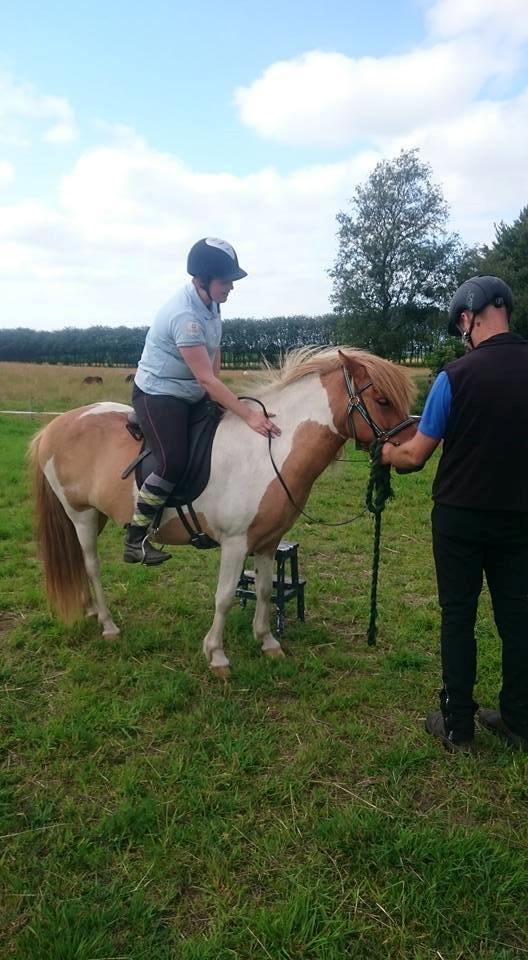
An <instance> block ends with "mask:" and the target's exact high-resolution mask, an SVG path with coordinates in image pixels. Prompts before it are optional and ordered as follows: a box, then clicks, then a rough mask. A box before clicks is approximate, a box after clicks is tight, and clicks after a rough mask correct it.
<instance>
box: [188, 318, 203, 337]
mask: <svg viewBox="0 0 528 960" xmlns="http://www.w3.org/2000/svg"><path fill="white" fill-rule="evenodd" d="M201 332H202V331H201V328H200V324H199V323H196V320H191V321H190V322H189V323H188V324H187V325H186V327H185V333H187V334H190V335H191V336H192V337H197V336H198V335H199V334H200V333H201Z"/></svg>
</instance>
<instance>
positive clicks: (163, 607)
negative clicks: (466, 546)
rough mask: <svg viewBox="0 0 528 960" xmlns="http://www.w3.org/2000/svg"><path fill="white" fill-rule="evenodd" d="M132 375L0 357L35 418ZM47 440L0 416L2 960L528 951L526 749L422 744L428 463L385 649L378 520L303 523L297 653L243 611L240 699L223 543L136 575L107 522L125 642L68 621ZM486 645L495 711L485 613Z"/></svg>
mask: <svg viewBox="0 0 528 960" xmlns="http://www.w3.org/2000/svg"><path fill="white" fill-rule="evenodd" d="M6 366H9V370H8V372H7V376H6V375H5V373H4V371H5V367H6ZM39 370H40V371H41V372H42V374H43V375H44V374H45V375H46V378H47V381H46V383H44V380H45V377H44V376H43V377H42V379H39V373H38V371H39ZM96 372H100V371H96ZM126 372H127V371H106V370H105V371H103V373H102V375H103V376H104V378H105V384H104V389H103V390H102V391H101V388H100V387H97V386H96V385H93V386H92V387H90V388H88V387H82V389H81V386H80V383H79V380H80V379H82V377H80V376H79V370H77V372H75V370H72V369H64V368H57V367H51V368H44V367H43V368H29V369H27V370H26V371H21V370H20V369H19V368H17V365H11V364H10V365H2V369H1V370H0V376H1V386H0V406H2V407H7V406H9V407H10V408H15V407H17V408H20V403H21V397H22V396H23V394H21V393H20V392H19V393H18V394H17V391H16V389H15V381H16V380H17V378H18V383H19V388H20V390H25V389H26V386H27V384H28V382H30V381H31V382H32V384H33V396H32V406H31V408H32V409H38V408H40V409H51V410H54V409H61V408H62V407H65V406H68V405H70V404H76V403H79V402H83V400H85V401H86V400H88V399H89V400H91V399H99V398H100V396H105V397H107V398H109V399H114V400H126V399H128V396H129V387H128V385H126V384H124V375H125V373H126ZM87 373H88V371H87V370H86V368H82V374H83V376H86V375H87ZM7 381H9V382H7ZM88 390H90V391H91V393H90V394H89V395H88ZM95 391H101V393H97V394H96V393H95ZM24 395H26V394H24ZM81 398H82V399H81ZM35 404H38V405H39V407H36V406H35ZM26 409H27V407H26ZM42 422H43V421H42V420H41V418H38V417H35V418H27V419H26V418H22V417H8V416H4V417H0V436H1V438H2V458H1V463H0V560H1V562H0V649H1V658H0V692H1V712H0V725H1V745H2V772H1V774H0V777H1V779H0V888H1V889H0V957H1V958H2V960H4V958H6V960H7V958H16V960H110V958H111V960H125V958H126V960H169V958H170V960H174V958H177V960H180V958H181V960H233V958H240V960H270V958H271V960H301V958H302V960H338V958H345V957H352V958H357V960H387V958H390V960H438V958H440V960H477V958H478V960H518V958H522V957H523V956H528V937H527V929H528V927H527V915H528V855H527V854H528V815H527V814H528V778H527V774H528V757H526V756H519V755H516V754H513V753H512V752H511V751H509V750H507V749H505V748H503V747H501V745H500V744H499V743H498V742H496V741H495V740H494V739H493V738H492V737H491V736H488V735H486V734H485V733H479V735H478V747H479V750H478V754H477V755H476V756H475V757H463V756H450V755H448V754H446V753H445V752H444V751H443V749H442V748H441V746H439V745H437V744H436V743H434V742H432V741H431V740H430V739H429V738H428V737H427V736H426V734H425V733H424V731H423V718H424V716H425V714H426V713H427V712H428V711H429V710H430V709H432V708H434V707H435V706H436V692H437V689H438V686H439V682H440V681H439V660H438V628H439V615H438V610H437V604H436V595H435V583H434V572H433V565H432V558H431V553H430V534H429V510H430V499H429V491H430V485H431V479H432V475H433V472H434V463H433V464H430V465H428V466H427V468H426V469H425V470H424V471H423V472H422V473H420V474H416V475H414V476H409V477H397V476H395V477H394V483H393V485H394V489H395V494H396V499H395V500H394V501H393V502H392V503H389V504H388V506H387V509H386V511H385V514H384V519H383V537H382V561H381V569H380V583H379V637H378V645H377V646H376V647H375V648H369V647H367V644H366V638H365V634H366V626H367V622H368V609H369V586H370V565H371V549H372V521H371V519H370V518H368V517H364V518H362V519H360V520H359V521H357V522H356V523H353V524H352V525H350V526H349V527H342V528H340V529H339V528H337V529H336V528H331V527H323V526H321V527H315V526H310V525H308V524H307V523H306V522H305V521H301V522H298V523H297V525H296V527H295V528H294V530H293V531H292V532H291V538H292V539H293V538H295V539H296V540H298V541H299V543H300V566H301V573H302V574H303V576H305V577H306V579H307V587H306V606H307V620H306V623H305V624H301V623H298V622H297V621H296V620H295V618H294V610H293V608H292V609H291V610H289V611H288V617H287V624H286V634H285V638H284V647H285V649H286V652H287V658H286V659H284V660H283V661H280V662H273V661H268V660H266V659H264V658H262V657H261V655H260V654H259V652H258V650H257V649H256V648H255V645H254V642H253V639H252V635H251V616H252V609H251V606H250V605H248V607H247V608H246V609H245V610H242V609H240V608H238V607H234V608H233V611H232V613H231V615H230V619H229V623H228V631H227V648H228V653H229V656H230V659H231V661H232V666H233V671H232V679H231V681H230V682H229V683H228V684H225V685H224V684H222V683H220V682H218V680H216V679H215V678H214V677H213V676H212V675H210V674H209V671H208V669H207V666H206V664H205V661H204V659H203V656H202V653H201V641H202V637H203V635H204V633H205V632H206V630H207V629H208V627H209V625H210V621H211V617H212V610H213V597H214V590H215V586H216V570H217V564H218V558H219V555H218V553H217V552H216V551H209V552H206V553H203V554H202V553H200V552H198V551H193V550H192V548H180V550H179V551H176V553H175V556H174V559H173V560H172V561H170V562H169V563H167V564H165V565H164V566H163V567H162V568H161V569H157V570H156V569H153V570H149V569H144V568H140V569H138V568H136V567H132V568H129V567H127V566H125V565H124V564H122V562H121V559H120V555H121V549H122V543H121V541H122V531H120V530H117V529H116V528H112V529H107V530H106V531H105V533H104V534H103V536H102V545H101V546H102V556H103V577H104V582H105V585H106V588H107V593H108V597H109V600H110V607H111V609H112V612H113V614H114V617H115V619H116V622H117V623H118V624H119V626H120V627H121V629H122V635H121V637H120V638H119V639H117V640H113V641H103V639H102V638H101V637H100V635H99V632H98V628H97V625H96V624H95V623H94V622H93V621H92V620H90V621H82V622H80V623H79V624H77V625H76V626H74V627H73V628H71V627H70V628H65V627H63V626H62V625H61V624H60V623H58V622H57V621H56V620H55V619H54V618H53V617H52V616H51V615H50V614H49V612H48V611H47V608H46V604H45V600H44V596H43V592H42V586H41V576H40V570H39V563H38V561H37V559H36V553H35V545H34V542H33V539H32V520H31V502H30V495H29V489H28V484H27V481H26V474H25V465H24V456H25V450H26V447H27V443H28V441H29V439H30V437H31V436H32V434H33V433H34V432H35V431H36V430H37V429H38V428H39V427H40V425H41V423H42ZM348 456H349V457H350V458H352V459H353V461H354V462H353V463H352V464H344V463H340V464H337V465H336V467H335V468H333V469H332V470H330V471H328V472H327V473H326V474H325V475H324V476H323V477H322V478H321V480H320V481H319V482H318V484H317V486H316V489H315V491H314V493H313V496H312V498H311V500H310V505H309V509H310V512H311V513H312V514H313V515H315V516H324V517H326V518H328V519H329V520H332V521H335V520H338V519H343V518H345V517H347V516H350V515H354V514H355V513H358V512H359V509H360V508H361V505H362V501H363V498H364V493H365V487H366V481H367V467H366V463H365V458H364V457H363V456H362V455H360V454H356V453H355V452H354V451H353V450H349V451H348ZM478 638H479V651H480V659H479V680H478V688H477V691H476V693H477V699H479V701H480V702H481V703H482V704H486V705H494V704H495V702H496V695H497V689H498V685H499V673H500V651H499V647H498V643H497V641H496V638H495V633H494V628H493V623H492V618H491V614H490V605H489V601H488V597H487V596H484V597H483V602H482V604H481V610H480V616H479V622H478Z"/></svg>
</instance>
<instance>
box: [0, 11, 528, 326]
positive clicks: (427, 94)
mask: <svg viewBox="0 0 528 960" xmlns="http://www.w3.org/2000/svg"><path fill="white" fill-rule="evenodd" d="M525 7H526V9H525ZM527 17H528V4H525V0H523V2H522V4H521V3H520V2H518V0H504V2H503V4H502V6H501V7H500V8H498V7H497V8H495V6H494V5H492V3H491V0H479V3H478V5H477V3H474V2H473V0H457V2H456V4H455V2H454V0H437V2H436V3H435V4H434V5H432V6H431V7H430V8H429V16H428V21H427V23H428V29H429V34H428V41H427V44H428V45H427V46H423V47H421V48H417V49H415V50H412V51H410V52H408V53H407V54H402V55H400V56H390V57H383V58H361V59H355V60H354V59H351V58H349V57H346V56H344V55H342V54H340V53H322V52H319V51H312V52H310V53H306V54H304V55H303V56H302V57H299V58H297V59H295V60H292V61H288V62H283V63H277V64H273V65H271V66H270V67H269V69H268V70H267V71H265V72H264V73H263V75H262V76H261V77H259V78H257V79H256V80H255V82H254V83H253V84H251V85H250V86H248V87H247V88H245V89H243V90H239V91H237V94H236V95H237V100H238V103H239V107H240V110H241V113H242V115H243V118H244V120H245V122H246V123H248V124H249V125H250V126H252V128H253V129H255V130H256V131H257V132H259V133H260V134H261V135H263V136H266V137H273V138H276V139H279V140H284V141H285V142H292V143H297V144H302V143H309V144H318V145H322V146H325V145H332V146H334V145H337V144H343V145H344V148H343V149H342V150H341V156H342V157H343V159H342V160H341V162H334V163H319V164H314V163H308V162H307V163H306V164H305V165H304V166H302V167H300V168H299V169H297V170H295V171H294V172H292V173H289V174H287V175H286V174H281V173H280V172H278V170H276V169H273V168H263V169H260V170H257V171H255V172H253V173H251V174H249V175H247V176H237V175H235V174H232V173H220V172H218V173H200V172H198V171H196V170H193V169H191V168H190V167H189V166H187V165H186V164H184V163H183V162H182V161H181V159H180V158H179V157H177V156H175V155H172V154H169V153H162V152H160V151H156V150H155V149H152V148H151V147H150V146H149V145H148V144H147V143H146V142H145V141H144V140H143V139H142V138H141V137H140V136H138V135H137V134H136V133H135V132H134V131H133V130H130V129H128V128H126V127H121V126H119V125H117V124H116V125H115V126H105V125H101V127H100V141H101V145H100V146H97V147H94V148H93V149H90V150H88V151H85V152H84V153H81V154H79V156H78V159H77V162H76V163H75V164H74V165H73V166H72V167H71V168H70V169H69V170H68V171H67V173H66V175H65V176H63V178H62V180H61V181H60V183H59V184H58V185H57V190H56V191H50V192H49V194H48V199H47V200H46V201H45V202H39V201H37V200H35V199H33V200H31V199H27V198H26V199H25V200H23V201H20V202H12V203H11V204H10V205H7V204H5V202H4V206H3V207H1V208H0V285H1V286H0V295H1V300H2V303H1V314H0V315H1V318H2V319H1V321H0V322H1V323H2V324H4V325H17V324H20V323H27V324H30V325H32V326H46V327H50V328H53V327H60V326H64V325H66V324H73V325H78V326H87V325H89V324H95V323H109V324H119V323H125V324H146V323H149V322H150V320H151V318H152V316H153V314H154V312H155V310H156V309H157V308H158V307H159V305H160V303H161V302H162V301H163V299H165V298H168V297H169V296H170V295H171V294H172V293H173V291H174V289H175V288H176V287H177V286H178V285H179V284H180V283H182V281H183V280H184V278H185V276H186V273H185V260H186V254H187V251H188V249H189V247H190V246H191V244H192V243H193V242H194V241H195V240H196V239H198V238H199V237H200V236H206V235H208V234H213V235H217V236H218V235H219V236H223V237H225V238H226V239H227V240H229V241H231V242H232V243H233V244H234V245H235V247H236V248H237V251H238V253H239V257H240V261H241V263H242V265H243V266H244V268H245V269H247V270H248V272H249V277H248V279H247V280H244V281H242V282H241V283H239V284H237V285H236V287H235V290H234V292H233V294H232V295H231V298H230V301H229V302H228V304H227V306H226V308H225V310H224V315H225V316H226V317H229V316H271V315H273V314H284V313H286V314H288V313H307V314H314V313H322V312H325V311H327V310H328V309H329V301H328V295H329V293H330V288H331V284H330V281H329V278H328V276H327V270H328V269H329V268H330V267H331V266H332V263H333V261H334V258H335V255H336V252H337V240H336V230H337V224H336V221H335V215H336V213H337V212H338V210H342V209H346V208H347V201H348V199H349V198H350V197H352V196H353V193H354V189H355V186H356V185H357V183H359V182H362V181H364V180H365V179H366V178H367V177H368V175H369V173H370V172H371V170H372V169H373V167H374V165H375V163H376V162H377V161H378V160H380V159H382V157H392V156H395V155H396V154H397V153H398V151H399V150H400V149H401V148H402V147H414V146H418V147H420V151H421V156H422V158H423V159H425V160H428V161H429V162H430V163H431V165H432V168H433V178H434V180H435V181H436V182H439V183H440V184H441V186H442V188H443V190H444V193H445V196H446V199H447V200H448V201H449V203H450V205H451V211H452V226H453V227H454V228H456V229H458V230H460V232H461V233H462V236H463V238H464V239H466V240H467V241H470V242H477V241H480V242H482V241H489V240H491V239H492V236H493V221H495V220H500V219H505V220H507V221H511V220H512V219H513V218H514V217H516V216H517V215H518V212H519V210H520V208H521V207H522V206H523V205H524V204H526V202H527V199H528V189H527V188H528V175H527V173H526V171H527V169H528V163H527V160H528V87H526V89H524V90H519V89H517V90H515V93H514V94H511V93H510V92H509V88H508V83H509V79H510V70H511V69H512V64H513V69H514V70H515V69H517V66H518V64H519V63H521V62H522V54H523V50H522V42H523V38H526V36H527V35H528V25H527V22H526V21H527ZM2 83H3V92H4V94H6V95H5V96H4V97H3V98H2V89H0V104H1V106H0V139H1V138H2V136H4V138H9V137H12V138H13V137H16V136H18V137H21V136H22V135H27V134H29V133H31V134H32V135H33V136H34V135H35V123H36V124H37V129H38V132H39V136H43V137H44V138H46V139H47V140H48V141H51V142H56V143H59V142H63V141H65V140H67V139H69V138H70V137H71V136H73V135H75V133H76V131H75V120H74V117H73V113H72V110H71V107H70V106H69V104H68V102H67V100H65V99H61V98H55V97H46V96H40V95H39V94H38V93H36V92H35V91H34V90H33V89H32V88H29V87H27V86H24V85H21V84H17V83H15V82H14V81H12V80H8V81H6V79H5V77H4V78H3V79H2V78H0V88H1V86H2ZM498 83H500V84H503V87H504V89H503V90H502V92H501V93H500V96H499V90H500V87H498V86H497V84H498ZM490 84H491V91H492V92H490ZM519 86H522V84H521V83H520V81H519V78H518V77H517V87H519ZM492 93H493V96H494V99H492ZM357 138H361V142H362V143H363V145H364V144H365V143H366V144H367V145H368V146H367V148H363V149H362V150H361V151H359V152H358V151H357V148H356V147H355V144H356V142H357ZM308 156H310V157H313V154H309V155H308ZM13 179H14V168H13V166H12V165H10V164H9V163H2V164H0V187H2V186H3V187H7V186H9V183H10V182H12V181H13ZM17 187H18V184H17ZM6 195H7V192H6V191H5V190H4V191H3V192H2V197H4V196H6ZM55 196H57V198H58V199H57V200H55V199H52V198H55Z"/></svg>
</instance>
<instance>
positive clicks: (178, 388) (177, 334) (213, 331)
mask: <svg viewBox="0 0 528 960" xmlns="http://www.w3.org/2000/svg"><path fill="white" fill-rule="evenodd" d="M221 338H222V320H221V317H220V309H219V307H218V304H217V303H214V302H213V303H212V304H211V307H210V308H209V307H206V306H205V304H204V303H203V302H202V300H200V297H199V296H198V293H197V291H196V288H195V286H194V284H193V283H187V284H186V285H185V286H184V287H182V289H181V290H179V291H178V293H176V294H175V295H174V297H172V298H171V299H170V300H169V301H168V303H166V304H164V306H163V307H162V308H161V310H159V311H158V313H157V314H156V316H155V318H154V322H153V324H152V326H151V327H150V329H149V331H148V333H147V338H146V340H145V346H144V347H143V353H142V354H141V360H140V361H139V364H138V368H137V372H136V376H135V382H136V383H137V385H138V387H139V389H140V390H143V392H144V393H153V394H156V395H167V394H168V395H169V396H172V397H179V398H180V399H182V400H188V401H189V403H197V401H198V400H201V399H202V397H203V396H204V395H205V390H203V388H202V387H201V386H200V384H199V383H198V381H197V380H196V379H195V377H194V375H193V373H192V371H191V370H190V368H189V367H188V366H187V364H186V363H185V360H184V359H183V357H182V355H181V353H180V350H179V348H180V347H198V346H204V347H205V349H206V350H207V353H208V354H209V358H210V360H211V363H212V362H213V360H214V358H215V355H216V352H217V350H218V348H219V346H220V340H221Z"/></svg>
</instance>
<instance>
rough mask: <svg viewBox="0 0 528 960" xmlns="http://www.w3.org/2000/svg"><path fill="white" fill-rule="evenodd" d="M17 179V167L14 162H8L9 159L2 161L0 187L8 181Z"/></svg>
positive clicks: (0, 165) (0, 162) (0, 163)
mask: <svg viewBox="0 0 528 960" xmlns="http://www.w3.org/2000/svg"><path fill="white" fill-rule="evenodd" d="M14 179H15V168H14V166H13V164H12V163H8V162H7V160H2V161H0V187H3V186H6V185H7V184H8V183H12V182H13V180H14Z"/></svg>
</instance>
